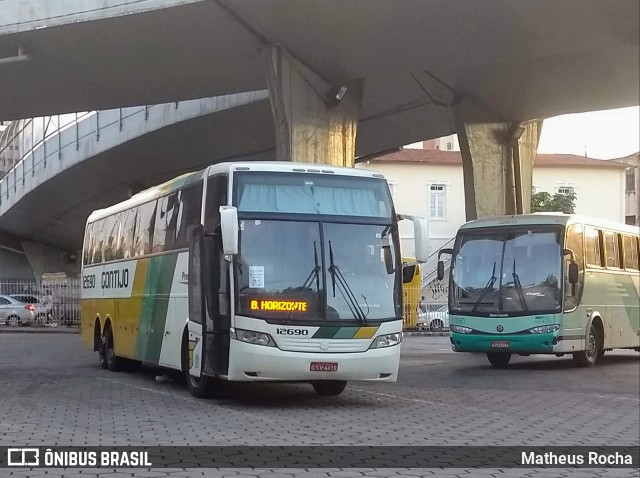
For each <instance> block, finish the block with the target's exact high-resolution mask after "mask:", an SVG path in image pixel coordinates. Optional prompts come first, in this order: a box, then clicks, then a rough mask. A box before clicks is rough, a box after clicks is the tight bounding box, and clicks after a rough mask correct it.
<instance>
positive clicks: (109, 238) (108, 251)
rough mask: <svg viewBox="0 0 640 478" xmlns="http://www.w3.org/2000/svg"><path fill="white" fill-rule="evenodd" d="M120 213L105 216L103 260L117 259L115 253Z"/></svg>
mask: <svg viewBox="0 0 640 478" xmlns="http://www.w3.org/2000/svg"><path fill="white" fill-rule="evenodd" d="M120 216H121V215H120V214H119V213H118V214H115V215H113V216H109V217H108V218H106V222H105V226H104V232H105V233H106V235H105V240H104V244H103V246H102V257H103V258H104V261H105V262H108V261H113V260H115V259H118V257H117V256H116V254H117V251H116V249H117V242H118V231H119V229H120Z"/></svg>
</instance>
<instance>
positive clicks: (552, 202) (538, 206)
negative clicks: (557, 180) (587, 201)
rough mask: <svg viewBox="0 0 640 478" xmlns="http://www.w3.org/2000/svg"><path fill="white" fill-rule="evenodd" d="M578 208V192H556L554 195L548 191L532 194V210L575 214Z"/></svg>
mask: <svg viewBox="0 0 640 478" xmlns="http://www.w3.org/2000/svg"><path fill="white" fill-rule="evenodd" d="M575 209H576V193H575V192H574V191H569V192H567V193H556V194H554V195H553V196H552V195H551V194H549V193H546V192H540V193H536V194H534V195H532V196H531V212H563V213H565V214H573V213H574V212H575Z"/></svg>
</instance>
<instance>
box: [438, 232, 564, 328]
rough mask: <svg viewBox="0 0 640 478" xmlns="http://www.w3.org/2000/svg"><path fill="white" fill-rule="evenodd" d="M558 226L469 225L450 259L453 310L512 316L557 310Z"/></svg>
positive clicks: (560, 249) (558, 281) (470, 313)
mask: <svg viewBox="0 0 640 478" xmlns="http://www.w3.org/2000/svg"><path fill="white" fill-rule="evenodd" d="M561 242H562V231H561V229H560V228H550V227H546V228H545V227H535V228H532V227H529V228H519V229H510V230H508V231H505V230H504V229H498V228H496V229H483V230H469V231H464V232H463V233H461V234H460V235H459V237H458V239H457V245H456V250H457V253H456V254H455V255H454V258H453V261H452V264H451V277H452V288H451V304H450V306H451V310H452V312H456V313H461V314H467V315H482V316H496V315H499V316H501V317H502V316H511V315H527V314H540V313H552V312H559V310H560V306H561V303H562V295H561V285H562V281H561V278H562V270H561V267H562V247H561Z"/></svg>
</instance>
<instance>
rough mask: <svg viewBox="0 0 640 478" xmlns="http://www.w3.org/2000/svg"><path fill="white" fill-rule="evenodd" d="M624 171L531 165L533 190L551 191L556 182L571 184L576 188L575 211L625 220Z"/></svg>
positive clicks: (550, 192)
mask: <svg viewBox="0 0 640 478" xmlns="http://www.w3.org/2000/svg"><path fill="white" fill-rule="evenodd" d="M624 184H625V171H624V170H623V169H613V168H611V169H609V168H585V167H582V168H578V167H547V168H534V170H533V187H534V190H535V192H536V193H539V192H542V191H545V192H548V193H549V194H551V195H553V194H555V193H556V192H557V188H558V186H572V187H573V188H574V190H575V192H576V196H577V198H576V210H575V212H576V213H578V214H585V215H587V216H594V217H598V218H602V219H608V220H611V221H617V222H624V216H625V193H624Z"/></svg>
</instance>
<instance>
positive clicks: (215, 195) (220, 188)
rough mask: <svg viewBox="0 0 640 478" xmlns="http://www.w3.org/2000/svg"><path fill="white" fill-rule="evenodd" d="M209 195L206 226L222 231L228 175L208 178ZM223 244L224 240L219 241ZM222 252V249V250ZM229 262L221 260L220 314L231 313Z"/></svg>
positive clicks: (207, 230)
mask: <svg viewBox="0 0 640 478" xmlns="http://www.w3.org/2000/svg"><path fill="white" fill-rule="evenodd" d="M206 194H207V197H206V199H205V211H204V213H205V217H204V227H205V231H206V232H208V233H210V234H211V233H215V232H220V228H219V225H220V206H226V205H227V204H228V197H227V177H226V176H225V175H218V176H211V177H210V178H209V179H208V180H207V192H206ZM219 243H220V244H222V241H219ZM220 253H222V250H221V251H220ZM228 291H229V263H228V262H227V261H224V260H221V261H220V289H219V292H218V304H219V311H220V315H222V316H228V315H229V314H230V313H231V307H230V305H229V294H228Z"/></svg>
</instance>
